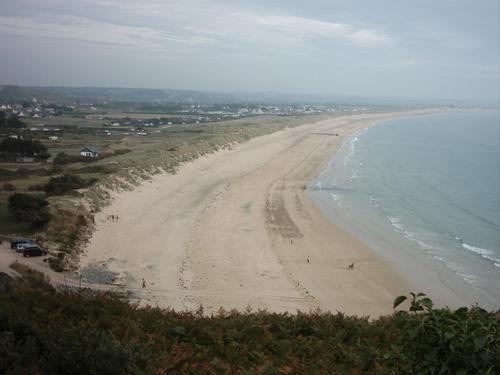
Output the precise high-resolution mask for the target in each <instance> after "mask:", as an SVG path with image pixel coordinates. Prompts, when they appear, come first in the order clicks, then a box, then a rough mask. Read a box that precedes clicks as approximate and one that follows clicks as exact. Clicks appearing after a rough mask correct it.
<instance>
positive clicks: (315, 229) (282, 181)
mask: <svg viewBox="0 0 500 375" xmlns="http://www.w3.org/2000/svg"><path fill="white" fill-rule="evenodd" d="M388 116H391V115H390V114H389V115H388V114H385V115H384V114H377V115H357V116H348V117H342V118H336V119H332V120H326V121H322V122H319V123H315V124H309V125H304V126H301V127H298V128H293V129H287V130H284V131H280V132H277V133H274V134H271V135H267V136H263V137H260V138H256V139H252V140H250V141H249V142H247V143H245V144H242V145H238V146H236V147H234V148H233V149H232V150H224V151H220V152H217V153H215V154H212V155H209V156H207V157H204V158H200V159H198V160H196V161H194V162H192V163H189V164H186V165H184V166H183V167H182V168H181V169H180V170H179V172H178V173H177V174H176V175H160V176H155V177H154V178H153V179H152V181H151V182H146V183H144V184H143V185H142V186H140V187H139V188H137V189H136V190H134V191H127V192H120V193H115V194H114V200H113V202H112V203H111V205H109V206H107V207H106V208H105V209H104V210H103V211H102V212H100V213H98V214H97V215H96V231H95V233H94V235H93V236H92V238H91V240H90V243H89V245H88V247H87V249H86V251H85V253H84V255H83V256H82V258H81V267H82V268H83V269H85V268H86V267H92V265H96V264H98V265H103V264H104V266H105V267H106V268H107V269H108V270H110V271H112V272H115V273H116V274H117V277H116V283H118V284H121V285H123V287H124V288H126V289H129V290H131V291H132V292H133V298H137V299H139V300H140V301H141V302H142V303H147V304H150V305H158V306H161V307H171V308H174V309H177V310H183V309H196V308H198V307H199V305H203V307H204V309H205V311H208V312H212V311H217V310H218V309H219V307H223V308H224V309H226V310H227V309H231V308H236V309H245V308H246V307H247V306H251V307H252V308H254V309H256V308H260V309H264V308H266V309H268V310H271V311H292V312H294V311H296V310H302V311H308V310H310V309H315V308H318V307H319V308H321V309H323V310H331V311H335V310H342V311H344V312H346V313H349V314H361V315H372V316H375V315H380V314H384V313H389V312H390V311H391V304H392V300H393V298H394V296H396V295H398V294H400V293H405V292H407V291H408V288H407V284H406V283H405V281H404V279H403V278H402V277H400V275H398V272H397V270H396V268H395V267H393V266H392V265H391V264H388V263H387V261H386V260H383V259H381V258H379V257H377V256H376V255H375V254H374V253H373V252H372V251H370V250H369V249H368V248H367V247H365V246H364V245H363V244H362V243H361V242H360V241H358V240H357V239H356V238H354V237H352V236H350V235H348V234H347V233H346V232H344V231H343V230H341V229H340V228H338V227H336V226H335V225H333V224H332V223H331V222H330V221H329V220H328V219H327V218H326V217H325V216H324V215H323V214H322V213H321V212H320V210H319V209H318V208H317V207H315V206H314V205H313V203H312V202H311V200H310V199H309V198H308V196H307V194H306V191H305V190H304V186H305V185H306V184H307V182H308V181H309V180H310V179H312V178H313V177H314V176H315V175H316V174H317V173H318V172H319V171H320V170H321V169H322V168H323V167H324V166H325V163H326V162H327V161H328V160H329V158H330V157H331V156H332V155H333V154H334V153H335V151H336V150H337V149H338V148H339V146H340V145H341V143H342V139H343V137H344V136H345V135H348V134H350V133H352V132H353V131H355V130H356V129H360V128H363V127H366V126H369V125H370V124H371V123H373V122H374V121H376V120H378V119H382V118H386V117H388ZM392 116H393V115H392ZM336 133H338V134H339V136H335V134H336ZM111 214H114V215H118V217H119V221H118V222H111V221H108V220H106V218H107V216H108V215H111ZM352 262H356V264H355V268H354V269H353V270H348V269H347V266H348V265H349V264H350V263H352ZM142 279H145V281H146V288H142Z"/></svg>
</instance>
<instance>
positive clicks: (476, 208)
mask: <svg viewBox="0 0 500 375" xmlns="http://www.w3.org/2000/svg"><path fill="white" fill-rule="evenodd" d="M308 191H309V194H310V195H311V196H312V198H313V200H315V201H316V203H317V204H318V205H319V206H320V208H322V209H323V211H326V213H327V214H333V216H334V217H336V218H338V219H339V220H340V221H341V224H342V223H344V224H347V226H348V228H351V229H352V230H354V232H356V233H355V234H357V235H359V234H361V237H364V238H370V241H375V242H377V243H378V244H379V245H380V246H379V247H384V246H385V247H386V248H387V247H389V248H390V249H391V250H388V251H392V252H394V251H398V250H397V249H405V251H407V252H410V253H414V254H418V255H419V256H424V257H426V258H427V259H428V260H431V262H439V263H440V264H441V265H444V266H445V267H446V268H447V270H451V271H452V272H453V274H454V275H456V276H457V277H459V278H461V279H463V280H465V281H466V282H467V283H468V284H469V285H471V286H472V287H473V289H474V290H475V293H476V292H477V293H478V295H481V297H482V298H487V299H488V300H489V301H490V302H491V303H492V304H493V305H496V306H500V112H498V111H484V112H483V111H482V112H448V113H440V114H432V115H421V116H414V117H407V118H398V119H393V120H388V121H384V122H381V123H379V124H377V125H375V126H373V127H370V128H368V129H364V130H361V131H359V132H357V133H356V134H354V135H352V136H351V137H349V138H347V139H346V140H345V141H344V144H343V146H342V148H341V149H340V150H339V152H338V153H337V155H336V156H335V157H334V158H333V159H332V160H331V161H330V163H329V165H328V167H327V169H326V170H325V171H324V172H323V173H322V174H321V175H320V176H318V177H317V178H316V179H315V180H313V181H312V182H311V183H310V184H309V185H308ZM387 244H390V246H386V245H387ZM383 255H385V256H391V254H388V253H385V254H383Z"/></svg>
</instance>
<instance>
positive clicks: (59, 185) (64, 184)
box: [44, 174, 95, 195]
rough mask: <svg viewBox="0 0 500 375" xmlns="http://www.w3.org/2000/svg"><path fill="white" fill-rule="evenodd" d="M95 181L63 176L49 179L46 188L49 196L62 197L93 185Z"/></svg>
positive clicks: (72, 175)
mask: <svg viewBox="0 0 500 375" xmlns="http://www.w3.org/2000/svg"><path fill="white" fill-rule="evenodd" d="M94 182H95V180H92V179H89V180H86V179H83V178H82V177H80V176H79V175H74V174H63V175H61V176H54V177H51V178H50V179H49V182H48V183H47V184H46V185H45V186H44V190H45V192H46V193H47V195H62V194H66V193H68V192H70V191H72V190H76V189H81V188H84V187H87V186H89V185H91V184H93V183H94Z"/></svg>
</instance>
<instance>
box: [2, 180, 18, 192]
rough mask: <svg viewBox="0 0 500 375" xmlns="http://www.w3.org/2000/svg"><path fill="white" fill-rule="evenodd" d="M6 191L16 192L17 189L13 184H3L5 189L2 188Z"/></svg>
mask: <svg viewBox="0 0 500 375" xmlns="http://www.w3.org/2000/svg"><path fill="white" fill-rule="evenodd" d="M2 189H3V190H4V191H16V187H15V186H14V185H13V184H11V183H10V182H6V183H5V184H3V188H2Z"/></svg>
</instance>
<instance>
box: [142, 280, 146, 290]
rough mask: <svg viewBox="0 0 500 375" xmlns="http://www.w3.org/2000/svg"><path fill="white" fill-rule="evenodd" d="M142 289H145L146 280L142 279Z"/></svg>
mask: <svg viewBox="0 0 500 375" xmlns="http://www.w3.org/2000/svg"><path fill="white" fill-rule="evenodd" d="M142 287H143V288H145V287H146V280H144V278H143V279H142Z"/></svg>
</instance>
